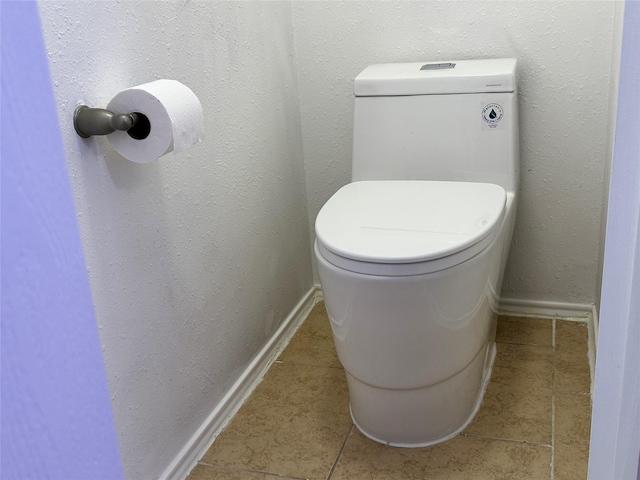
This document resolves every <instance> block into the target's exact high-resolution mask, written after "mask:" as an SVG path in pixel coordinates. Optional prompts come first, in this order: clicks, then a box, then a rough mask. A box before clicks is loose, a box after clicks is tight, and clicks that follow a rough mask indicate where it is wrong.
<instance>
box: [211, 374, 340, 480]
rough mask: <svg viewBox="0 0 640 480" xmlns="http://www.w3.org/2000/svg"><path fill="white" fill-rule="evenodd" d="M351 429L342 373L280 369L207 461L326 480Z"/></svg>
mask: <svg viewBox="0 0 640 480" xmlns="http://www.w3.org/2000/svg"><path fill="white" fill-rule="evenodd" d="M350 427H351V417H350V416H349V410H348V393H347V385H346V379H345V376H344V372H343V371H342V370H340V369H337V368H327V367H314V366H307V365H295V364H286V363H276V364H274V365H273V366H272V367H271V369H270V370H269V372H268V373H267V375H266V377H265V379H264V381H263V382H262V384H260V386H259V387H258V388H257V389H256V391H255V392H254V393H253V395H252V396H251V398H250V399H249V401H248V402H247V403H246V404H245V405H244V406H243V407H242V408H241V409H240V411H239V412H238V414H237V415H236V416H235V417H234V419H233V421H232V422H231V424H230V425H229V426H228V427H227V428H226V429H225V430H224V431H223V432H222V434H221V435H220V436H219V437H218V438H217V439H216V441H215V442H214V443H213V445H212V446H211V448H210V449H209V451H208V452H207V453H206V454H205V455H204V457H203V459H202V461H203V462H205V463H208V464H212V465H220V466H228V467H240V468H247V469H250V470H260V471H264V472H270V473H277V474H280V475H289V476H292V477H302V478H322V479H324V478H326V476H327V475H328V473H329V471H330V470H331V467H332V466H333V463H334V462H335V459H336V457H337V455H338V453H339V451H340V448H341V447H342V444H343V442H344V439H345V437H346V435H347V432H348V431H349V429H350Z"/></svg>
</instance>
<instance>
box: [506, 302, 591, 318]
mask: <svg viewBox="0 0 640 480" xmlns="http://www.w3.org/2000/svg"><path fill="white" fill-rule="evenodd" d="M593 310H594V307H593V305H591V304H586V303H585V304H583V303H567V302H550V301H545V300H523V299H518V298H501V299H500V305H499V313H501V314H511V313H515V314H518V315H520V316H523V315H524V316H536V317H543V318H562V319H563V320H574V321H579V322H587V321H588V320H589V318H590V316H591V314H592V313H593Z"/></svg>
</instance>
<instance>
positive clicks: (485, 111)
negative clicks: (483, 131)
mask: <svg viewBox="0 0 640 480" xmlns="http://www.w3.org/2000/svg"><path fill="white" fill-rule="evenodd" d="M503 117H504V110H503V109H502V107H501V106H500V105H499V104H497V103H487V104H486V105H485V106H484V107H482V120H484V126H485V128H486V127H489V129H493V128H496V127H497V126H498V125H499V124H500V121H501V120H502V118H503Z"/></svg>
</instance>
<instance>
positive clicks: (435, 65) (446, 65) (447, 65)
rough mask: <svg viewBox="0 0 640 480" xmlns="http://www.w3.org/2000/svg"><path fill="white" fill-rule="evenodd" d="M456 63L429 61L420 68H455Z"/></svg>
mask: <svg viewBox="0 0 640 480" xmlns="http://www.w3.org/2000/svg"><path fill="white" fill-rule="evenodd" d="M455 66H456V64H455V63H427V64H426V65H423V66H421V67H420V70H446V69H449V68H455Z"/></svg>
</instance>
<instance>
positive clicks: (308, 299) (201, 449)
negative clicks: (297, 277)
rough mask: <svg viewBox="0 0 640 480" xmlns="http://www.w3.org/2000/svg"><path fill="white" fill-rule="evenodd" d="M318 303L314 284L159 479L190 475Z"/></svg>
mask: <svg viewBox="0 0 640 480" xmlns="http://www.w3.org/2000/svg"><path fill="white" fill-rule="evenodd" d="M320 297H322V293H320ZM317 302H318V288H317V286H315V285H314V286H313V287H312V288H311V289H310V290H309V291H308V292H307V293H306V294H305V295H304V296H303V297H302V299H301V300H300V301H299V302H298V304H297V305H296V306H295V307H294V308H293V310H292V311H291V313H289V315H288V316H287V318H286V319H285V320H284V321H283V322H282V324H281V325H280V327H279V328H278V330H277V331H276V332H275V333H274V334H273V336H272V337H271V338H270V339H269V341H268V342H267V343H266V344H265V345H264V347H262V349H261V350H260V351H259V352H258V353H257V354H256V356H255V357H254V358H253V360H252V361H251V362H250V363H249V365H247V367H246V369H245V370H244V372H243V373H242V375H240V378H238V380H237V381H236V382H235V383H234V384H233V386H232V387H231V388H230V389H229V391H228V392H227V394H226V395H225V396H224V397H223V398H222V400H220V402H219V403H218V404H217V405H216V407H215V408H214V409H213V411H212V412H211V413H210V414H209V416H208V417H207V419H206V420H205V421H204V422H203V423H202V425H201V426H200V428H198V430H197V431H196V432H195V433H194V434H193V436H192V437H191V439H190V440H189V441H188V442H187V443H186V444H185V446H184V447H183V448H182V450H180V452H179V453H178V455H177V456H176V457H175V458H174V460H173V461H172V462H171V463H170V464H169V466H168V467H167V468H166V469H165V471H164V472H163V473H162V475H160V478H161V479H163V480H164V479H166V480H174V479H175V480H181V479H184V478H186V477H187V475H189V472H191V470H192V469H193V468H194V467H195V466H196V464H197V463H198V460H199V459H200V458H202V456H203V455H204V454H205V452H206V451H207V449H208V448H209V447H210V446H211V444H212V443H213V441H214V440H215V438H216V437H217V436H218V435H219V434H220V432H221V431H222V430H223V429H224V427H225V426H226V425H227V423H229V421H230V420H231V418H232V417H233V416H234V415H235V414H236V412H237V411H238V410H239V409H240V407H241V406H242V404H243V403H244V401H245V400H246V399H247V398H248V397H249V395H251V393H252V392H253V390H254V389H255V388H256V387H257V386H258V384H259V383H260V382H261V381H262V378H263V377H264V375H265V374H266V372H267V370H268V369H269V367H270V366H271V364H272V363H273V362H274V361H275V360H276V359H277V358H278V355H280V353H281V352H282V350H284V348H285V347H286V346H287V344H288V343H289V341H290V340H291V337H292V336H293V334H294V333H295V332H296V330H297V329H298V327H299V326H300V325H301V324H302V322H303V321H304V320H305V319H306V318H307V316H308V315H309V312H310V311H311V309H312V308H313V306H314V305H315V304H316V303H317Z"/></svg>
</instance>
